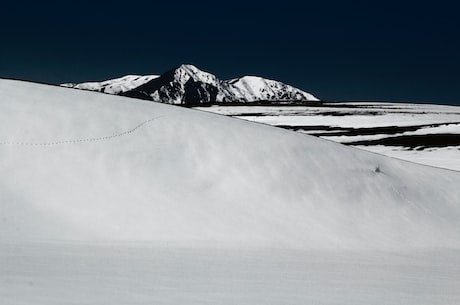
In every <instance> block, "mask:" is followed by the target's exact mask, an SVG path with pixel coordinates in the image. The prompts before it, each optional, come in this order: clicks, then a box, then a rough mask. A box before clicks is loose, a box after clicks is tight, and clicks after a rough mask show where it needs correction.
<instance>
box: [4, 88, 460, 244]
mask: <svg viewBox="0 0 460 305" xmlns="http://www.w3.org/2000/svg"><path fill="white" fill-rule="evenodd" d="M0 93H1V94H0V99H1V100H0V121H1V122H2V128H1V129H0V156H1V158H0V199H1V201H0V209H1V221H0V241H5V240H6V241H8V240H9V241H11V240H14V241H17V240H23V239H26V240H38V239H59V240H87V241H94V240H105V241H108V240H128V241H135V240H143V241H167V242H188V243H191V242H192V243H193V242H197V241H200V242H205V243H216V242H219V243H225V242H228V243H233V242H236V243H248V244H251V245H255V244H269V245H275V246H277V247H280V246H284V247H296V248H297V247H299V248H312V249H322V248H333V249H358V248H383V249H388V248H403V249H407V248H411V247H422V248H430V247H453V248H458V247H460V189H459V188H458V186H459V185H460V174H459V173H456V172H451V171H446V170H440V169H434V168H430V167H425V166H420V165H415V164H411V163H407V162H404V161H399V160H395V159H390V158H387V157H383V156H380V155H375V154H371V153H368V152H364V151H359V150H356V149H354V148H350V147H346V146H343V145H341V144H336V143H332V142H328V141H325V140H322V139H318V138H315V137H311V136H307V135H302V134H299V133H295V132H292V131H287V130H283V129H279V128H273V127H270V126H265V125H261V124H256V123H252V122H246V121H242V120H238V119H232V118H228V117H224V116H219V115H215V114H211V113H205V112H200V111H196V110H191V109H186V108H180V107H174V106H171V105H164V104H160V103H149V102H146V101H140V100H128V99H127V98H125V97H118V96H110V95H102V94H96V93H92V92H88V91H78V90H69V89H67V88H59V87H52V86H45V85H38V84H31V83H25V82H19V81H10V80H1V81H0Z"/></svg>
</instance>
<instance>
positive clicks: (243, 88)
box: [63, 65, 318, 105]
mask: <svg viewBox="0 0 460 305" xmlns="http://www.w3.org/2000/svg"><path fill="white" fill-rule="evenodd" d="M63 86H66V87H73V88H77V89H86V90H92V91H99V92H105V93H109V94H118V95H123V96H129V97H136V98H142V99H147V100H152V101H155V102H161V103H167V104H188V105H190V104H203V103H204V104H209V103H248V102H260V101H267V102H305V101H318V99H317V98H316V97H315V96H313V95H312V94H310V93H307V92H305V91H302V90H300V89H297V88H295V87H292V86H289V85H286V84H284V83H282V82H279V81H274V80H270V79H265V78H262V77H257V76H244V77H242V78H236V79H231V80H224V81H222V80H220V79H218V78H217V77H216V76H215V75H213V74H211V73H208V72H204V71H201V70H200V69H198V68H197V67H195V66H193V65H181V66H179V67H177V68H175V69H172V70H170V71H168V72H166V73H164V74H162V75H160V76H159V77H157V76H142V77H139V76H126V77H122V78H117V79H114V80H107V81H104V82H100V83H82V84H63Z"/></svg>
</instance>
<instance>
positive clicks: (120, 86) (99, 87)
mask: <svg viewBox="0 0 460 305" xmlns="http://www.w3.org/2000/svg"><path fill="white" fill-rule="evenodd" d="M158 76H159V75H126V76H123V77H120V78H114V79H109V80H106V81H102V82H86V83H80V84H73V83H67V84H62V85H61V86H63V87H69V88H76V89H82V90H90V91H98V92H103V93H108V94H120V93H123V92H126V91H129V90H132V89H134V88H136V87H139V86H140V85H142V84H145V83H147V82H149V81H151V80H152V79H155V78H157V77H158Z"/></svg>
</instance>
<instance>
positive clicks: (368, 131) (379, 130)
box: [276, 122, 460, 136]
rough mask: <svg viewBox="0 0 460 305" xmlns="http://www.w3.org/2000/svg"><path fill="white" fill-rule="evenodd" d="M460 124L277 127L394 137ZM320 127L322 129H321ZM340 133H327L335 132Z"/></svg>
mask: <svg viewBox="0 0 460 305" xmlns="http://www.w3.org/2000/svg"><path fill="white" fill-rule="evenodd" d="M456 124H460V122H449V123H436V124H424V125H410V126H383V127H361V128H350V127H331V126H326V125H321V126H289V125H276V126H277V127H281V128H285V129H290V130H294V131H299V130H303V131H309V130H324V131H326V132H323V133H315V134H314V135H316V136H364V135H378V134H384V135H393V134H398V133H403V132H407V131H417V130H419V129H421V128H426V127H438V126H443V125H456ZM319 127H320V128H319ZM334 130H337V131H338V132H327V131H334Z"/></svg>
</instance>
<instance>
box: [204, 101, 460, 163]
mask: <svg viewBox="0 0 460 305" xmlns="http://www.w3.org/2000/svg"><path fill="white" fill-rule="evenodd" d="M324 105H325V107H314V106H279V105H273V106H212V107H196V108H195V109H199V110H203V111H208V112H213V113H218V114H223V115H228V116H234V117H238V118H241V119H244V120H249V121H254V122H260V123H264V124H269V125H275V126H279V125H284V126H310V127H315V126H316V127H317V129H311V130H302V129H300V130H299V132H300V133H306V134H312V135H319V136H321V137H322V138H324V139H328V140H331V141H336V142H339V143H351V142H354V141H362V140H377V139H384V138H391V137H397V136H411V135H430V134H432V135H435V134H443V133H446V134H460V127H459V126H460V124H459V122H460V107H458V106H446V105H431V104H409V103H388V102H386V103H383V102H381V103H377V102H374V103H372V102H365V103H363V102H359V103H358V102H356V103H353V102H343V103H325V104H324ZM352 106H355V107H352ZM356 106H358V107H356ZM429 125H434V126H429ZM391 126H393V127H404V126H406V127H409V126H415V127H417V130H415V131H405V132H398V133H392V134H386V133H385V132H382V133H378V132H376V133H375V134H369V135H368V134H366V135H334V133H339V132H341V130H329V129H328V128H329V127H333V128H334V127H340V128H344V129H347V128H351V129H355V128H375V127H391ZM342 131H343V130H342ZM322 133H328V135H325V136H322V135H321V134H322ZM359 148H360V149H363V150H368V151H372V152H376V153H380V154H384V155H386V156H390V157H393V158H398V159H402V160H407V161H411V162H416V163H420V164H425V165H430V166H436V167H442V168H446V169H451V170H457V171H460V162H459V160H460V149H458V148H459V147H457V146H449V147H433V148H430V149H423V150H409V149H407V148H405V147H397V146H386V147H384V146H380V145H368V146H359Z"/></svg>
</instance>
